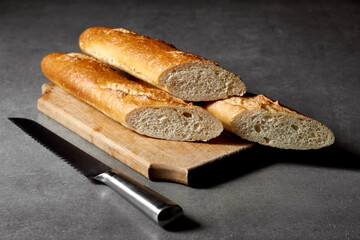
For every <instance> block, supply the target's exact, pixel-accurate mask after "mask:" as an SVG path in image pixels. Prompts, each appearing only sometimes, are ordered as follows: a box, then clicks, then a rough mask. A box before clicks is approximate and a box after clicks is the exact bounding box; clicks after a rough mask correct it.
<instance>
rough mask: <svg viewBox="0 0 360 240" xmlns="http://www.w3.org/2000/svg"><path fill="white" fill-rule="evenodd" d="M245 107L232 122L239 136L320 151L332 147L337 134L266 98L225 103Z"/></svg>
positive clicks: (248, 98)
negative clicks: (319, 149)
mask: <svg viewBox="0 0 360 240" xmlns="http://www.w3.org/2000/svg"><path fill="white" fill-rule="evenodd" d="M225 101H226V102H228V103H230V104H234V105H239V106H241V107H242V108H243V111H242V112H241V114H238V115H237V116H236V117H235V118H234V119H233V121H232V123H231V126H232V131H233V132H234V133H235V134H237V135H239V136H240V137H242V138H244V139H246V140H249V141H254V142H257V143H260V144H263V145H268V146H272V147H277V148H283V149H298V150H306V149H318V148H322V147H326V146H329V145H331V144H332V143H333V142H334V141H335V137H334V134H333V133H332V132H331V130H330V129H329V128H327V127H326V126H325V125H324V124H322V123H320V122H318V121H316V120H314V119H311V118H309V117H306V116H304V115H302V114H300V113H298V112H296V111H294V110H292V109H290V108H287V107H285V106H282V105H280V104H279V102H278V101H276V102H274V101H272V100H271V99H269V98H267V97H265V96H264V95H257V96H251V97H236V98H231V99H227V100H225Z"/></svg>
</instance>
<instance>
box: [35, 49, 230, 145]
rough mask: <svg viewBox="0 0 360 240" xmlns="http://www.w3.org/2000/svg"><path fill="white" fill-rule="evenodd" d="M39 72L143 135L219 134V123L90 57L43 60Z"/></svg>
mask: <svg viewBox="0 0 360 240" xmlns="http://www.w3.org/2000/svg"><path fill="white" fill-rule="evenodd" d="M41 68H42V71H43V73H44V74H45V76H46V77H47V78H49V79H50V80H51V81H52V82H54V83H55V84H56V85H58V86H59V87H61V88H62V89H64V90H65V91H67V92H69V93H70V94H72V95H74V96H75V97H77V98H79V99H81V100H83V101H85V102H86V103H88V104H90V105H92V106H93V107H95V108H96V109H98V110H100V111H101V112H103V113H104V114H106V115H107V116H109V117H111V118H112V119H114V120H116V121H118V122H120V123H121V124H122V125H124V126H125V127H127V128H130V129H132V130H134V131H136V132H138V133H140V134H142V135H146V136H150V137H154V138H160V139H166V140H175V141H208V140H210V139H212V138H214V137H217V136H218V135H220V133H221V132H222V130H223V126H222V124H221V122H220V121H219V120H218V119H217V118H216V117H215V116H214V115H212V114H211V113H209V112H207V111H206V110H205V109H203V108H201V107H198V106H194V105H193V104H192V103H186V102H185V101H183V100H181V99H178V98H175V97H173V96H171V95H170V94H168V93H166V92H165V91H163V90H160V89H155V88H148V87H145V86H143V85H141V84H139V83H137V82H133V81H130V80H128V79H126V78H125V77H123V76H121V75H120V74H118V73H116V72H115V71H114V70H113V69H111V68H110V67H109V66H107V65H106V64H104V63H101V62H100V61H98V60H97V59H95V58H93V57H90V56H87V55H84V54H80V53H69V54H66V53H52V54H49V55H47V56H46V57H44V59H43V60H42V62H41Z"/></svg>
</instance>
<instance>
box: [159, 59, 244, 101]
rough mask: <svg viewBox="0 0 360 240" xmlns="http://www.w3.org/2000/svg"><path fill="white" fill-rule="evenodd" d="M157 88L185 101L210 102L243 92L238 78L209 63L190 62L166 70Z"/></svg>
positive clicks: (242, 84)
mask: <svg viewBox="0 0 360 240" xmlns="http://www.w3.org/2000/svg"><path fill="white" fill-rule="evenodd" d="M159 83H160V85H163V86H166V90H167V91H168V92H169V93H171V94H172V95H174V96H176V97H178V98H181V99H184V100H186V101H194V102H197V101H212V100H217V99H225V98H227V97H230V96H242V95H244V94H245V92H246V87H245V84H244V83H243V82H242V80H241V78H240V77H239V76H238V75H236V74H234V73H232V72H229V71H227V70H226V69H224V68H222V67H221V66H218V65H215V64H213V63H212V62H211V63H208V62H190V63H186V64H181V65H178V66H175V67H173V68H170V69H169V70H167V71H165V72H164V73H163V74H161V76H160V81H159Z"/></svg>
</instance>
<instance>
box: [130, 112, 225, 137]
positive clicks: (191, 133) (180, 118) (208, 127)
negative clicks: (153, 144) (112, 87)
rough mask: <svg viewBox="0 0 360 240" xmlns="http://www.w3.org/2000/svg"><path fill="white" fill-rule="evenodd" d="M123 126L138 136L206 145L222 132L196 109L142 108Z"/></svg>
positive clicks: (210, 117)
mask: <svg viewBox="0 0 360 240" xmlns="http://www.w3.org/2000/svg"><path fill="white" fill-rule="evenodd" d="M126 123H127V125H128V127H129V128H131V129H133V130H134V131H136V132H138V133H140V134H143V135H146V136H150V137H154V138H160V139H165V140H173V141H208V140H210V139H212V138H215V137H217V136H219V135H220V134H221V132H222V131H223V126H222V124H221V122H220V121H219V120H218V119H217V118H216V117H215V116H214V115H212V114H211V113H209V112H207V111H206V110H204V109H202V108H200V107H196V106H194V107H192V108H189V107H181V106H172V107H169V106H167V107H162V106H157V107H143V108H140V109H136V110H134V111H132V112H131V113H129V114H128V116H127V117H126Z"/></svg>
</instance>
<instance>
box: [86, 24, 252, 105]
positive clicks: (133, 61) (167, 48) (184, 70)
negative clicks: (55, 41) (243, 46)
mask: <svg viewBox="0 0 360 240" xmlns="http://www.w3.org/2000/svg"><path fill="white" fill-rule="evenodd" d="M79 46H80V48H81V50H82V51H83V52H84V53H86V54H89V55H91V56H93V57H96V58H97V59H99V60H101V61H103V62H105V63H107V64H109V65H110V66H112V67H114V68H118V69H120V70H122V71H125V72H128V73H130V74H131V75H133V76H136V77H137V78H139V79H141V80H143V81H146V82H148V83H150V84H152V85H153V86H156V87H158V88H160V89H163V90H165V91H167V92H169V93H170V94H172V95H173V96H176V97H178V98H181V99H184V100H187V101H210V100H217V99H225V98H227V97H229V96H242V95H243V94H244V93H245V91H246V88H245V85H244V83H243V82H242V80H241V79H240V77H239V76H238V75H236V74H234V73H231V72H229V71H227V70H226V69H224V68H222V67H220V66H219V65H218V64H217V63H216V62H214V61H210V60H207V59H205V58H202V57H200V56H197V55H195V54H192V53H187V52H183V51H180V50H178V49H176V48H175V47H174V46H173V45H171V44H168V43H165V42H163V41H160V40H158V39H152V38H149V37H147V36H143V35H139V34H137V33H134V32H132V31H129V30H127V29H123V28H118V29H113V28H108V27H92V28H88V29H86V30H85V31H84V32H83V33H82V34H81V36H80V38H79Z"/></svg>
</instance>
